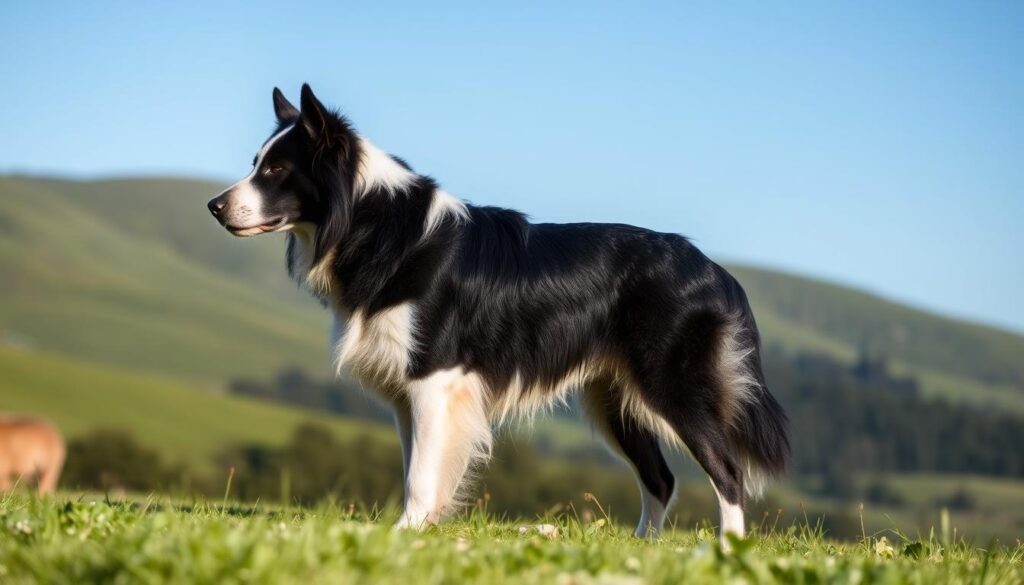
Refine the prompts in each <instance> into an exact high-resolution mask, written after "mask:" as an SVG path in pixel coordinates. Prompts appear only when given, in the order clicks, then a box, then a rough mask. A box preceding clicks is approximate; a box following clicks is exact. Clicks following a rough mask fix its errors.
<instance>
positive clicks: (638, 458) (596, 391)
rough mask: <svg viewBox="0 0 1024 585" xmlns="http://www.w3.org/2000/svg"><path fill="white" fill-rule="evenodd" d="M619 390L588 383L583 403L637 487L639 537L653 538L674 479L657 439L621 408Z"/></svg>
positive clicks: (608, 383) (662, 519)
mask: <svg viewBox="0 0 1024 585" xmlns="http://www.w3.org/2000/svg"><path fill="white" fill-rule="evenodd" d="M622 398H623V397H622V390H621V388H620V387H618V386H617V385H616V383H615V382H614V381H612V380H608V379H602V380H596V381H594V382H591V383H590V384H588V385H587V386H586V388H584V390H583V403H584V407H585V408H586V411H587V414H589V415H590V419H591V421H592V422H593V424H594V428H595V429H596V430H597V431H598V432H600V433H601V435H602V436H603V437H604V439H605V442H606V443H607V444H608V446H609V447H610V448H611V449H612V450H613V451H614V452H615V453H616V454H618V455H619V456H620V457H622V458H623V459H625V460H626V462H628V463H629V464H630V466H631V467H632V468H633V472H634V473H635V474H636V478H637V483H639V484H640V497H641V512H640V523H639V524H638V525H637V527H636V532H635V534H636V535H637V536H638V537H641V538H646V537H652V538H653V537H655V536H657V535H658V532H660V531H661V529H662V526H663V524H664V523H665V515H666V513H667V511H668V508H669V506H670V503H671V500H672V495H673V490H674V487H675V478H674V477H673V476H672V471H671V470H670V469H669V467H668V464H667V463H666V462H665V457H664V456H663V455H662V453H661V447H660V446H659V445H658V437H657V436H656V435H655V434H654V433H652V432H651V431H650V429H648V428H646V427H644V426H643V425H642V424H641V423H640V421H638V420H637V419H636V418H635V417H633V416H632V415H631V414H630V413H629V412H628V411H626V410H625V409H624V408H623V407H622Z"/></svg>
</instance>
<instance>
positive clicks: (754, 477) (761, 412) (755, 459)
mask: <svg viewBox="0 0 1024 585" xmlns="http://www.w3.org/2000/svg"><path fill="white" fill-rule="evenodd" d="M788 426H789V418H788V417H787V416H786V413H785V412H784V411H783V410H782V405H780V404H779V402H778V401H777V400H775V397H774V396H772V394H771V392H769V391H768V388H767V387H765V386H761V387H760V388H758V389H756V390H755V391H754V392H753V395H752V396H751V397H750V399H749V400H746V401H744V402H743V406H742V410H741V412H740V413H739V416H738V417H737V420H736V421H735V427H734V429H735V430H734V434H733V441H735V444H736V447H737V448H738V449H739V451H740V453H741V457H742V458H743V459H744V460H745V461H744V462H745V467H746V469H745V477H744V487H745V491H746V492H747V495H749V496H751V497H754V498H759V497H761V494H762V493H763V492H764V488H765V486H766V485H767V484H768V482H769V481H770V480H772V479H776V478H778V477H780V476H782V474H783V473H784V472H785V471H786V461H787V460H788V459H789V432H788V430H787V427H788Z"/></svg>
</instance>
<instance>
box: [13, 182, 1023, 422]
mask: <svg viewBox="0 0 1024 585" xmlns="http://www.w3.org/2000/svg"><path fill="white" fill-rule="evenodd" d="M218 189H219V186H218V185H215V184H211V183H204V182H197V181H187V180H178V179H156V178H154V179H125V180H107V181H64V180H50V179H34V178H19V177H8V178H4V179H0V274H3V275H4V276H5V278H3V279H2V280H0V339H3V338H6V339H8V340H14V341H16V342H18V343H24V344H27V345H29V346H31V347H37V348H40V349H43V350H47V351H51V352H59V353H64V354H68V355H72V356H77V357H79V358H82V359H85V360H90V361H97V362H101V363H104V364H107V365H111V366H116V367H121V368H129V369H133V370H138V371H149V372H155V373H158V374H160V375H163V376H171V377H174V378H185V379H189V380H193V381H197V382H201V383H207V384H214V385H219V384H223V382H224V380H225V379H227V378H230V377H235V376H238V375H241V374H248V375H250V376H258V375H270V374H271V373H272V372H274V371H277V370H279V369H280V368H282V367H284V366H286V365H289V364H294V365H298V366H300V367H303V368H307V369H308V370H309V371H311V372H314V373H317V374H321V375H323V374H326V372H327V371H328V369H327V365H326V364H327V351H326V347H325V343H324V341H325V339H326V332H327V323H328V318H327V316H326V315H325V314H324V313H323V311H322V310H321V309H319V307H317V306H316V305H315V304H314V303H313V302H312V301H310V300H309V299H308V298H307V297H306V296H305V295H304V294H303V293H301V292H299V291H296V290H295V285H294V284H293V283H291V282H289V281H288V279H287V277H286V276H285V274H284V270H283V242H282V237H280V236H265V237H262V238H250V239H245V240H239V239H237V238H233V237H231V236H230V235H228V234H227V233H225V232H224V230H221V229H219V228H218V227H217V226H216V224H215V223H214V222H213V220H212V219H211V218H209V217H208V214H207V212H206V209H205V202H206V201H207V199H208V198H209V197H210V196H211V195H212V194H214V193H216V192H217V191H218ZM730 268H731V269H732V270H733V271H734V273H735V274H736V275H737V277H738V278H739V280H740V281H741V282H742V283H743V284H744V286H745V287H746V289H747V291H748V294H749V296H750V298H751V300H752V303H753V304H754V307H755V311H756V314H757V317H758V322H759V324H760V326H761V329H762V333H763V335H764V339H765V342H766V343H767V344H774V345H778V346H780V347H782V348H784V349H785V350H787V351H789V352H792V353H800V352H816V353H827V354H830V355H833V356H837V357H840V358H842V359H846V360H850V359H853V358H854V357H855V356H856V355H857V353H858V352H859V351H860V350H861V348H864V349H866V350H867V351H869V352H870V353H872V354H875V355H883V356H886V358H887V359H888V360H889V361H890V363H891V364H892V365H893V366H894V368H895V369H896V371H898V372H901V373H905V374H911V375H913V376H915V377H916V378H918V379H919V380H920V381H921V382H922V383H923V386H924V389H925V391H926V392H927V393H929V394H932V395H942V396H946V397H948V398H951V399H955V400H965V401H969V402H973V403H977V404H983V405H995V406H998V407H1001V408H1010V409H1013V410H1017V411H1020V412H1024V362H1022V361H1021V360H1019V359H1017V358H1018V356H1020V355H1024V338H1022V337H1021V336H1019V335H1014V334H1012V333H1008V332H1005V331H1000V330H997V329H994V328H990V327H983V326H979V325H974V324H969V323H964V322H961V321H956V320H953V319H947V318H943V317H940V316H936V315H933V314H930V313H927V312H924V311H919V310H916V309H913V308H909V307H906V306H903V305H900V304H897V303H893V302H890V301H887V300H885V299H882V298H879V297H877V296H874V295H871V294H868V293H864V292H861V291H857V290H854V289H851V288H847V287H842V286H837V285H833V284H829V283H824V282H821V281H817V280H813V279H809V278H805V277H797V276H792V275H788V274H784V273H780V272H774V271H767V270H763V269H757V268H751V267H745V266H732V267H730Z"/></svg>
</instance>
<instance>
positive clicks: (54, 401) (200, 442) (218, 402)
mask: <svg viewBox="0 0 1024 585" xmlns="http://www.w3.org/2000/svg"><path fill="white" fill-rule="evenodd" d="M0 405H2V406H0V411H9V412H20V413H27V414H36V415H42V416H46V417H47V418H50V419H51V420H53V422H54V423H55V424H56V425H57V426H58V427H59V428H61V429H62V431H63V432H64V433H65V434H66V435H67V436H69V437H75V436H78V435H80V434H82V433H85V432H88V431H91V430H93V429H97V428H106V429H115V428H116V429H121V430H125V431H128V432H130V433H132V435H133V436H136V437H139V438H140V440H141V441H142V442H143V443H144V444H145V445H147V446H149V447H152V448H155V449H157V450H158V451H160V452H161V453H163V454H164V455H166V456H167V457H169V458H170V459H172V460H175V461H188V462H189V464H190V465H196V466H199V467H200V468H202V467H203V466H204V465H206V464H208V463H209V462H210V461H211V458H212V456H213V455H214V454H216V453H217V452H218V451H219V450H220V449H223V448H224V447H225V446H226V445H230V444H239V443H256V444H266V445H276V444H280V443H283V442H284V441H285V440H286V439H287V438H288V436H289V435H290V434H291V432H292V430H293V429H294V428H295V427H296V425H298V424H300V423H302V422H307V421H312V422H317V423H320V424H323V425H325V426H327V427H328V428H330V429H331V430H332V431H333V432H334V433H335V434H336V435H337V436H338V437H339V438H347V437H351V436H353V435H354V434H356V433H368V434H372V435H374V436H376V437H378V438H380V439H382V440H384V441H388V442H394V441H395V437H394V433H392V432H391V430H390V429H389V428H388V427H385V426H382V425H377V424H364V423H361V422H359V421H356V420H352V419H343V418H338V417H332V416H326V415H322V414H317V413H314V412H311V411H308V410H299V409H294V408H289V407H285V406H280V405H278V404H274V403H268V402H263V401H259V400H250V399H246V398H241V397H237V396H233V395H229V394H224V393H221V392H210V391H208V390H206V389H204V388H202V387H199V386H196V385H192V384H189V383H187V382H181V381H178V380H172V379H167V378H162V377H159V376H155V375H147V374H134V373H125V372H123V371H119V370H117V369H114V368H111V367H107V366H101V365H96V364H91V363H87V362H83V361H81V360H77V359H73V358H68V357H62V356H57V355H52V354H43V353H38V352H32V351H24V350H18V349H12V348H10V347H3V346H0Z"/></svg>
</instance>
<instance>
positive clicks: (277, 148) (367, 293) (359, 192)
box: [209, 85, 789, 536]
mask: <svg viewBox="0 0 1024 585" xmlns="http://www.w3.org/2000/svg"><path fill="white" fill-rule="evenodd" d="M273 97H274V111H275V113H276V114H277V123H278V127H277V130H276V131H275V132H274V134H273V135H272V136H271V137H270V139H269V140H267V142H266V143H265V144H264V145H263V147H262V149H261V150H260V151H259V153H258V154H257V155H256V159H255V161H254V163H253V169H252V172H251V173H250V174H249V175H248V176H247V177H245V178H244V179H242V180H241V181H239V182H238V183H236V184H235V185H233V186H231V187H230V188H228V189H227V190H225V191H224V192H223V193H221V194H220V195H218V196H217V197H216V198H214V199H213V200H212V201H210V203H209V208H210V211H211V212H212V213H213V215H214V216H215V217H216V218H217V219H218V220H219V221H220V223H221V224H223V226H224V227H225V228H227V229H228V230H229V231H230V232H231V233H233V234H235V235H238V236H251V235H256V234H261V233H268V232H282V231H287V232H289V233H288V252H287V258H288V271H289V273H290V274H291V275H292V276H293V277H294V278H295V279H296V280H298V281H299V282H300V283H302V284H304V285H306V286H308V288H309V289H310V290H311V291H312V293H313V294H314V295H316V296H317V297H319V299H320V300H321V301H322V302H323V303H324V304H325V305H326V306H327V307H328V308H330V310H331V311H332V312H333V313H334V316H335V340H336V344H337V345H336V347H335V352H336V353H335V357H336V363H337V366H338V367H339V368H341V367H346V368H349V369H350V370H351V371H352V372H353V373H354V374H355V375H356V376H357V377H358V378H359V379H361V380H362V381H363V382H364V383H365V384H367V385H368V386H371V387H373V388H374V389H375V390H376V391H378V392H379V393H380V394H381V395H382V396H383V397H384V398H386V399H387V401H389V402H390V404H392V405H393V407H394V411H395V420H396V422H397V426H398V432H399V435H400V436H401V442H402V451H403V456H404V467H405V511H404V513H403V514H402V517H401V519H400V520H399V525H400V526H406V527H422V526H425V525H428V524H432V523H436V522H438V521H439V519H440V518H441V517H442V516H443V515H444V514H445V512H447V511H449V510H450V509H451V508H452V507H454V506H455V505H456V504H457V501H458V492H459V487H460V484H461V483H462V482H463V479H464V476H465V475H466V472H467V470H468V469H469V468H470V467H471V466H472V465H473V463H474V462H475V461H478V460H483V459H486V457H487V456H488V453H489V451H490V447H491V440H492V439H491V437H492V434H491V428H492V425H493V424H500V423H502V422H503V421H506V420H507V419H509V418H510V417H515V416H517V415H524V414H525V415H529V414H530V413H533V412H536V411H537V410H539V409H543V408H545V407H547V406H550V405H552V404H554V403H557V402H561V401H564V400H565V399H566V398H567V396H568V394H569V393H570V392H573V391H578V392H579V393H580V398H581V402H582V403H583V404H585V405H586V407H587V411H588V413H589V415H590V417H591V419H592V421H593V424H594V426H595V427H596V428H597V429H599V430H600V431H601V433H602V434H603V435H604V436H605V438H606V439H607V441H608V443H609V445H610V446H611V447H612V448H613V449H614V450H615V451H616V452H618V453H619V454H621V455H622V457H624V458H625V459H626V460H627V461H628V462H629V463H630V464H631V465H632V467H633V469H634V471H635V472H636V475H637V478H638V481H639V483H640V487H641V496H642V502H643V508H642V509H643V512H642V515H641V518H640V524H639V526H638V528H637V530H636V533H637V535H640V536H647V535H653V534H656V533H657V531H658V530H660V529H661V527H662V524H663V521H664V519H665V513H666V509H667V508H668V507H669V506H670V504H671V501H672V495H673V490H674V478H673V476H672V473H671V472H670V471H669V468H668V466H667V465H666V464H665V458H664V456H663V455H662V452H661V448H660V447H659V440H660V441H663V442H664V443H666V444H668V445H670V446H673V447H677V448H681V449H686V450H688V451H689V452H690V454H691V455H692V456H693V458H694V459H696V461H697V462H698V463H699V464H700V465H701V466H702V467H703V468H704V470H705V471H706V472H707V474H708V475H709V476H710V478H711V482H712V484H713V486H714V489H715V493H716V494H717V495H718V500H719V503H720V505H721V514H722V518H721V528H722V531H723V534H724V533H725V532H734V533H737V534H740V535H742V534H743V531H744V521H743V501H744V495H745V493H746V494H757V493H759V491H760V490H761V488H762V487H763V485H764V481H765V480H766V479H768V478H770V477H775V476H778V475H780V474H781V473H782V471H783V469H784V466H785V460H786V458H787V455H788V451H789V441H788V438H787V435H786V416H785V414H784V413H783V411H782V408H781V407H780V406H779V404H778V403H777V402H776V401H775V399H774V398H773V397H772V395H771V394H770V393H769V391H768V388H767V387H766V385H765V381H764V376H763V374H762V371H761V359H760V355H759V343H760V341H759V336H758V332H757V327H756V326H755V324H754V317H753V315H752V313H751V309H750V305H749V304H748V303H747V299H746V297H745V295H744V293H743V289H742V288H741V287H740V285H739V284H738V283H737V282H736V280H735V279H733V278H732V277H731V276H730V275H729V274H728V273H727V272H726V271H725V270H724V269H722V268H721V267H720V266H718V265H717V264H715V263H714V262H712V261H711V260H709V259H708V258H707V257H706V256H704V255H703V254H702V253H701V252H700V251H698V250H697V249H696V248H695V247H694V246H692V245H691V244H690V243H689V242H688V241H687V240H686V239H685V238H683V237H681V236H678V235H673V234H663V233H657V232H653V231H649V230H646V229H642V228H637V227H633V226H628V225H619V224H594V223H578V224H564V225H562V224H532V223H530V222H528V221H527V219H526V217H524V216H523V214H521V213H518V212H516V211H511V210H508V209H501V208H496V207H477V206H474V205H470V204H468V203H466V202H464V201H462V200H460V199H458V198H456V197H453V196H452V195H450V194H448V193H446V192H445V191H443V190H442V189H441V188H440V187H439V186H438V185H437V183H436V182H434V180H433V179H431V178H430V177H427V176H424V175H421V174H418V173H416V172H414V171H413V170H412V169H411V168H410V167H409V165H407V164H406V163H405V162H404V161H402V160H401V159H398V158H396V157H393V156H390V155H388V154H386V153H385V152H383V151H382V150H380V149H379V148H377V147H376V146H374V145H373V144H372V143H370V142H369V141H367V140H366V139H365V138H363V137H361V136H360V135H358V134H357V133H356V132H355V131H354V130H353V128H352V126H351V125H350V124H349V122H348V120H346V119H345V118H344V117H342V116H340V115H339V114H337V113H335V112H333V111H331V110H328V109H327V108H325V107H324V105H323V104H321V103H320V101H319V100H318V99H317V98H316V96H315V95H313V92H312V90H310V88H309V86H308V85H304V86H303V87H302V99H301V102H300V105H301V109H296V108H295V107H294V106H293V105H292V104H291V103H289V102H288V100H286V99H285V97H284V96H283V95H282V94H281V92H280V90H278V89H275V90H274V96H273Z"/></svg>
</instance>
